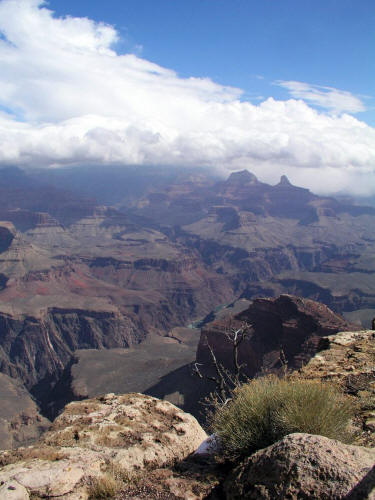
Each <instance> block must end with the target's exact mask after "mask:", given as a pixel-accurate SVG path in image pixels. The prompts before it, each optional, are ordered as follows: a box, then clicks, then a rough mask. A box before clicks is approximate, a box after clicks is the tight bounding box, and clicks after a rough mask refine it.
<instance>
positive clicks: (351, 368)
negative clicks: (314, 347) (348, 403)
mask: <svg viewBox="0 0 375 500" xmlns="http://www.w3.org/2000/svg"><path fill="white" fill-rule="evenodd" d="M299 374H300V375H302V376H303V377H306V378H310V379H321V380H330V381H334V382H337V383H339V384H340V385H341V387H342V388H343V389H344V391H345V392H346V393H348V394H350V395H352V396H353V398H355V400H356V402H357V419H356V422H355V424H356V426H357V427H358V431H359V433H360V435H359V437H358V442H359V443H361V444H364V445H367V446H372V447H375V434H374V433H375V331H374V330H363V331H358V332H340V333H338V334H337V335H329V336H327V337H323V338H322V339H321V340H320V343H319V346H318V353H317V354H316V355H315V356H314V357H313V358H312V359H311V360H310V361H309V363H308V364H307V365H306V366H304V367H303V368H301V370H299Z"/></svg>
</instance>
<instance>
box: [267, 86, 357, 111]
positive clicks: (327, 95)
mask: <svg viewBox="0 0 375 500" xmlns="http://www.w3.org/2000/svg"><path fill="white" fill-rule="evenodd" d="M275 83H276V85H279V86H280V87H283V88H285V89H287V90H288V91H289V93H290V95H291V96H292V97H295V98H296V99H303V100H304V101H307V102H310V103H311V104H314V105H316V106H319V107H321V108H324V109H328V110H330V111H333V112H334V113H337V114H340V113H343V112H348V113H359V112H361V111H365V109H366V108H365V106H364V104H363V102H362V100H361V99H360V98H359V97H357V96H355V95H353V94H351V93H350V92H347V91H345V90H339V89H335V88H334V87H325V86H323V85H312V84H310V83H305V82H296V81H285V80H279V81H277V82H275Z"/></svg>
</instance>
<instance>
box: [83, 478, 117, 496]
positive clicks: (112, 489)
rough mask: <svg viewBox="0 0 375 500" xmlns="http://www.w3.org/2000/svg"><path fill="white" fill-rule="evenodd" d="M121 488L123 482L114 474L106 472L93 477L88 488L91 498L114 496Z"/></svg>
mask: <svg viewBox="0 0 375 500" xmlns="http://www.w3.org/2000/svg"><path fill="white" fill-rule="evenodd" d="M120 489H121V482H120V481H118V479H116V477H115V476H114V475H113V474H110V473H108V472H107V473H105V474H103V476H100V477H98V478H95V479H93V481H92V483H91V484H90V486H89V489H88V495H89V496H88V498H89V500H104V499H107V498H114V497H115V496H116V495H117V493H118V492H119V491H120Z"/></svg>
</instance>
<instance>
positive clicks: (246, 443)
mask: <svg viewBox="0 0 375 500" xmlns="http://www.w3.org/2000/svg"><path fill="white" fill-rule="evenodd" d="M353 415H354V405H353V403H352V400H351V399H350V398H349V397H348V396H346V395H344V394H343V393H342V392H341V391H340V390H339V388H338V387H336V386H334V385H332V384H329V383H324V382H321V381H315V380H307V379H303V378H294V379H291V378H282V379H279V378H277V377H275V376H267V377H262V378H258V379H254V380H252V381H250V382H249V383H247V384H243V385H242V386H240V387H238V388H237V389H235V391H234V395H233V399H232V400H231V401H230V402H229V403H227V404H226V405H225V406H219V405H218V407H217V408H216V411H215V412H214V415H213V418H212V429H213V431H214V432H215V433H217V434H218V435H219V437H220V439H221V443H222V448H223V453H224V455H226V456H227V458H229V459H236V458H239V457H243V456H246V455H249V454H251V453H253V452H255V451H256V450H259V449H261V448H265V447H266V446H269V445H270V444H272V443H275V442H276V441H279V440H280V439H281V438H282V437H283V436H285V435H287V434H291V433H293V432H305V433H309V434H319V435H321V436H326V437H328V438H331V439H337V440H339V441H342V442H344V443H348V442H351V441H352V438H353V435H352V433H351V432H350V431H349V424H350V421H351V419H352V417H353Z"/></svg>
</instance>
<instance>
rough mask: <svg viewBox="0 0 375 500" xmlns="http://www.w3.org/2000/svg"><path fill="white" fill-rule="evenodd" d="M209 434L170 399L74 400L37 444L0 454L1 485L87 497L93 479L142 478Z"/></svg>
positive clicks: (110, 396)
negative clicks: (136, 474) (109, 475)
mask: <svg viewBox="0 0 375 500" xmlns="http://www.w3.org/2000/svg"><path fill="white" fill-rule="evenodd" d="M206 437H207V435H206V433H205V432H204V431H203V429H202V428H201V427H200V425H199V424H198V422H197V421H196V420H195V418H194V417H192V416H191V415H189V414H186V413H184V412H183V411H181V410H179V409H178V408H176V407H175V406H173V405H172V404H171V403H168V402H166V401H160V400H158V399H155V398H152V397H149V396H144V395H141V394H135V393H133V394H126V395H124V396H115V395H114V394H107V395H106V396H102V397H100V398H95V399H90V400H85V401H80V402H74V403H70V404H69V405H68V406H66V408H65V410H64V412H63V413H62V414H61V415H60V416H59V417H58V418H57V419H56V420H55V422H54V424H53V426H52V428H51V430H50V431H48V432H47V433H46V434H45V435H44V436H43V437H42V439H41V441H40V442H39V443H38V444H37V445H35V446H33V447H29V448H20V449H19V450H15V451H13V452H3V453H2V454H0V463H1V464H2V465H3V468H2V469H0V483H1V484H2V482H4V483H5V484H13V485H14V486H15V487H17V488H21V489H22V487H23V488H25V489H26V491H27V493H28V494H29V495H35V496H41V497H43V498H44V497H47V498H50V497H59V498H62V499H70V500H72V499H79V498H82V499H86V498H87V497H88V488H89V485H90V484H92V481H93V479H95V478H100V477H102V476H103V475H105V474H106V473H108V471H109V472H111V471H112V472H113V470H117V471H119V470H121V471H122V474H123V475H124V474H125V473H127V474H132V473H133V472H137V471H142V474H141V475H142V477H144V476H145V475H146V474H148V473H150V471H151V470H155V469H158V468H160V467H163V466H165V465H167V464H171V463H173V462H175V461H177V460H182V459H184V458H185V457H187V456H188V455H189V454H190V453H192V452H193V451H195V450H196V449H197V448H198V446H199V445H200V443H201V442H202V441H203V440H204V439H206ZM144 470H146V472H143V471H144ZM166 472H167V471H165V470H164V473H162V472H161V471H160V472H159V479H158V480H160V481H162V478H163V476H164V480H165V484H164V488H166V487H167V485H169V487H170V488H171V489H173V487H175V486H176V484H175V481H173V474H172V473H170V474H169V475H168V474H166ZM166 476H168V477H167V478H166ZM129 477H130V476H129ZM22 491H23V490H22ZM167 491H168V490H167ZM127 498H128V497H127ZM142 498H143V497H142ZM150 498H159V497H158V496H156V495H155V496H152V495H151V496H150ZM161 498H164V497H161ZM168 498H179V497H175V496H173V495H172V494H171V496H170V497H168ZM189 498H200V497H199V496H197V497H194V496H190V497H189Z"/></svg>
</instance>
